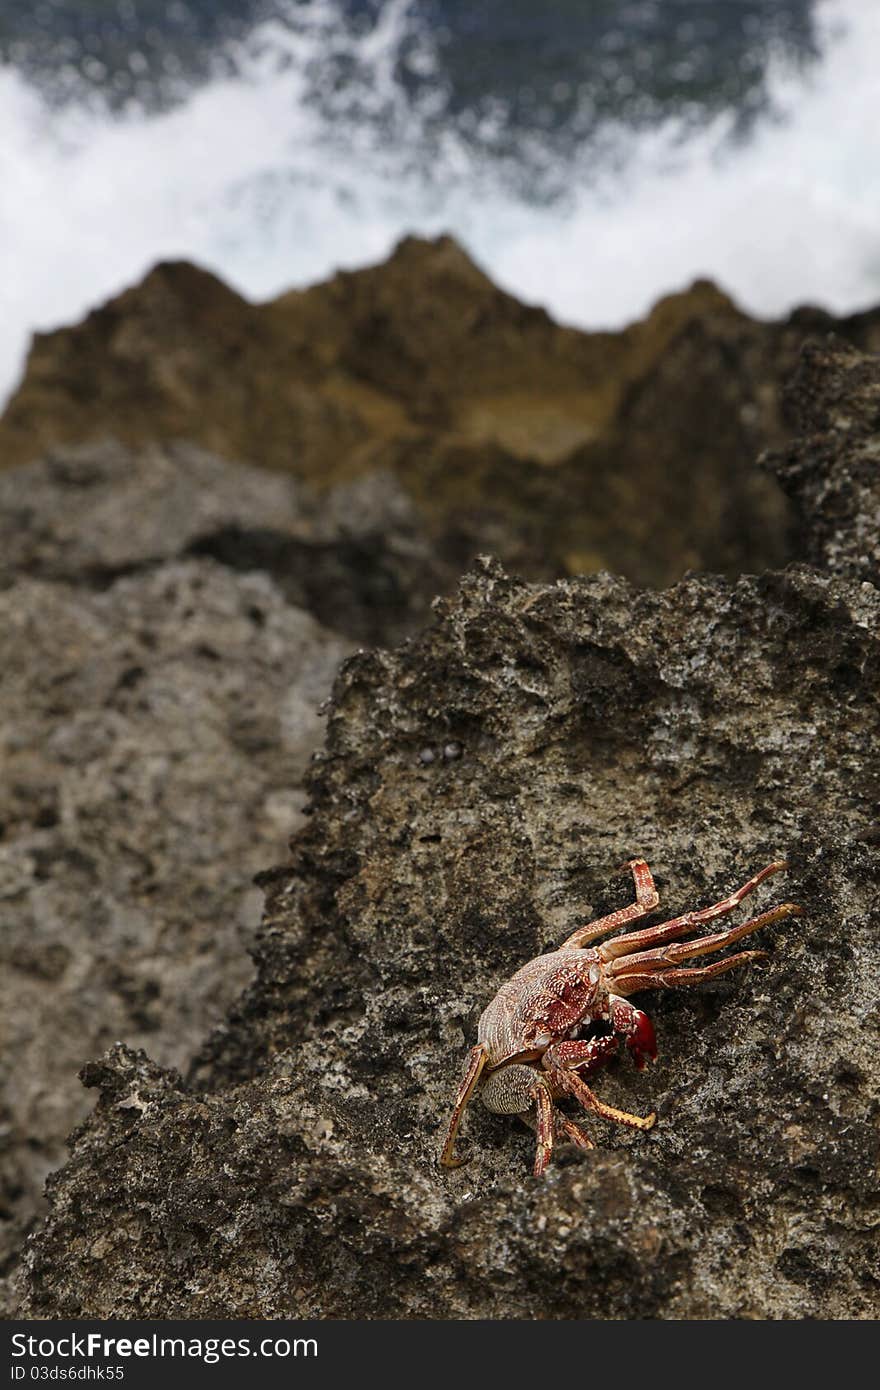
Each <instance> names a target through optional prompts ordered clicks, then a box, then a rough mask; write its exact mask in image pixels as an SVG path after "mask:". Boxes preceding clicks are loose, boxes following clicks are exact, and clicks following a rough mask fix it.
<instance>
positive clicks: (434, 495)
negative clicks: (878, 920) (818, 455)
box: [0, 237, 880, 640]
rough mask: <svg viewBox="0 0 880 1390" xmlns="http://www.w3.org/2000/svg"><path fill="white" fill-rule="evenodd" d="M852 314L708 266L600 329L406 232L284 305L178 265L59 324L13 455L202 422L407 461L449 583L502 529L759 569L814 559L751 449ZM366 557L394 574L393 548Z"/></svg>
mask: <svg viewBox="0 0 880 1390" xmlns="http://www.w3.org/2000/svg"><path fill="white" fill-rule="evenodd" d="M832 325H834V326H835V327H836V329H837V331H838V332H839V333H841V334H843V335H845V336H846V337H848V338H849V339H850V340H851V341H853V342H854V343H857V344H858V345H859V346H861V347H871V346H875V347H876V346H878V345H880V316H878V315H877V314H876V313H873V312H872V313H869V314H864V315H861V316H856V317H853V318H851V319H848V320H840V321H834V320H831V319H830V318H829V317H828V316H827V315H824V316H823V315H822V314H821V313H820V311H818V310H802V311H799V313H798V314H795V315H792V316H791V318H790V319H789V320H788V321H786V322H785V323H778V324H766V323H758V322H755V321H754V320H751V319H749V318H748V317H747V316H746V315H744V314H742V313H741V312H739V310H738V309H737V308H736V307H735V306H734V305H733V304H732V303H731V301H730V300H729V299H728V298H727V297H726V296H725V295H724V294H722V293H721V291H719V290H718V289H717V288H716V287H715V286H713V285H711V284H709V283H708V282H705V281H698V282H697V283H696V284H695V285H693V286H692V287H691V288H690V289H689V290H687V291H685V292H683V293H681V294H676V295H671V296H668V297H667V298H666V299H664V300H662V301H661V302H660V303H659V304H658V305H657V306H656V307H655V308H654V310H653V311H652V312H651V314H650V315H649V316H648V317H647V318H646V319H645V320H644V321H643V322H641V323H637V324H634V325H633V326H632V327H630V328H628V329H626V330H625V331H623V332H619V333H607V332H606V333H581V332H578V331H576V330H574V329H571V328H565V327H562V326H560V325H559V324H556V323H554V322H553V320H552V319H550V318H549V316H548V315H547V314H546V313H545V312H544V311H543V310H541V309H536V308H532V307H529V306H526V305H524V304H521V303H519V302H518V301H517V300H516V299H514V298H513V297H512V296H510V295H508V294H505V293H503V292H502V291H501V290H500V289H498V288H497V287H496V286H495V285H493V284H492V282H491V281H490V280H489V279H488V278H487V277H486V276H485V275H484V274H483V273H482V271H480V270H479V269H478V268H477V267H476V266H475V265H474V264H473V262H472V261H470V260H469V258H468V257H467V256H466V254H465V253H464V251H463V250H462V249H461V248H460V247H459V246H458V245H457V244H456V243H455V242H454V241H452V239H451V238H449V237H440V238H438V239H437V240H435V241H431V242H428V241H421V240H417V239H415V238H407V239H406V240H404V241H403V242H402V243H401V244H400V246H398V248H397V249H396V251H395V252H394V254H393V255H392V256H391V257H390V259H389V260H388V261H387V262H386V263H385V264H383V265H380V266H376V267H371V268H369V269H367V270H362V271H357V272H344V273H340V274H338V275H336V276H334V277H333V278H332V279H331V280H329V281H328V282H326V283H325V284H321V285H316V286H314V287H313V288H311V289H308V290H303V291H295V292H291V293H288V294H284V295H281V296H280V297H279V298H278V299H276V300H274V301H272V302H271V303H268V304H264V305H253V304H249V303H247V302H246V301H245V300H243V299H242V298H241V297H240V296H238V295H237V294H235V293H234V291H232V290H231V289H229V288H228V287H227V286H225V285H223V284H222V283H221V282H220V281H219V280H217V279H216V278H215V277H214V276H212V275H210V274H208V273H207V272H206V271H203V270H200V269H198V268H197V267H195V266H192V265H188V264H185V263H163V264H161V265H158V266H157V267H156V268H155V269H154V270H152V271H151V272H150V273H149V274H148V275H147V277H146V278H145V279H144V281H143V282H142V283H141V284H140V285H137V286H135V287H133V288H132V289H130V290H127V291H126V292H125V293H124V294H122V295H120V296H118V297H117V298H115V299H113V300H111V301H109V302H108V303H107V304H105V305H104V306H102V307H101V308H99V309H97V310H95V311H94V312H93V313H91V314H90V315H89V316H88V317H87V318H86V319H85V320H84V321H83V323H81V324H78V325H76V326H74V327H72V328H67V329H62V330H59V331H58V332H55V333H50V334H41V335H37V337H36V338H35V339H34V343H33V346H32V349H31V353H30V358H29V361H28V366H27V370H26V373H25V377H24V380H23V382H22V384H21V386H20V388H19V390H18V391H17V392H16V394H15V395H14V396H13V398H12V400H11V401H10V402H9V405H8V408H7V410H6V413H5V415H4V417H3V419H2V421H0V458H2V459H3V460H4V462H5V463H6V464H14V463H20V462H22V461H28V460H33V459H35V458H37V457H39V456H41V455H43V454H45V453H46V452H47V451H48V450H50V449H54V448H56V447H58V446H59V445H69V444H71V443H74V444H76V443H83V442H87V443H93V442H94V441H95V440H98V439H105V438H107V437H108V436H112V437H114V438H116V439H118V440H120V441H121V442H122V444H124V445H125V446H126V447H127V448H136V449H138V450H139V449H142V448H143V447H144V446H145V445H151V444H155V443H159V444H162V445H167V444H168V443H169V442H171V443H173V442H175V441H179V440H189V441H191V442H193V443H195V444H198V445H199V446H200V447H201V448H202V449H205V450H208V451H209V452H211V453H212V454H216V455H221V456H223V457H224V458H226V459H232V460H236V461H240V462H245V463H251V464H254V465H259V466H260V467H268V468H271V469H275V470H278V471H281V472H283V473H287V474H291V475H293V476H295V477H296V478H298V479H299V480H300V481H304V482H306V483H308V484H309V485H310V486H311V487H312V488H315V489H317V490H319V491H321V492H323V493H325V494H326V493H328V491H329V492H332V491H333V490H334V489H336V488H337V487H339V486H340V485H341V484H346V485H347V484H352V483H355V482H358V480H360V481H361V482H362V483H363V481H364V480H366V481H367V482H369V481H370V480H372V479H374V478H375V477H376V476H377V475H379V476H380V477H386V478H387V477H388V476H389V475H390V476H391V477H393V478H394V480H395V485H396V488H397V491H398V494H399V495H402V496H403V497H404V498H405V499H406V501H407V504H408V506H409V507H410V510H411V512H412V514H413V517H414V521H413V525H414V526H415V528H416V530H417V531H419V532H424V534H425V535H426V537H427V539H428V540H429V542H430V549H431V552H432V554H433V556H434V563H435V564H436V566H437V567H438V569H439V571H441V572H442V574H441V577H442V578H443V581H444V583H443V587H444V588H447V589H448V588H449V587H450V586H451V584H452V582H453V576H454V575H455V574H457V573H458V572H460V569H461V567H462V565H466V564H469V563H470V562H471V560H472V559H473V557H474V555H475V554H476V553H478V552H480V551H483V550H491V551H493V552H494V553H497V554H498V555H499V556H500V557H501V558H502V559H503V560H504V561H505V562H506V563H507V564H508V565H509V566H514V567H515V568H516V569H517V571H518V572H521V573H522V574H523V575H524V576H525V577H527V578H533V579H541V578H543V579H548V578H556V577H558V576H564V575H569V574H576V573H581V572H592V571H596V570H598V569H601V568H603V567H605V568H608V569H612V570H614V571H615V572H619V573H622V574H624V575H626V576H628V577H629V578H630V579H632V580H634V581H635V582H638V583H643V584H652V585H664V584H667V583H671V582H674V581H675V580H676V579H677V578H679V577H680V576H681V575H682V573H684V572H685V571H686V570H687V569H688V568H698V569H712V570H716V571H717V570H720V571H722V572H726V573H729V574H736V573H740V572H742V571H743V570H745V571H757V570H760V569H763V568H766V567H767V566H768V565H776V564H782V563H784V562H785V561H786V560H787V559H788V558H791V557H795V558H798V557H800V558H803V557H802V556H800V551H799V549H798V538H797V534H796V533H795V534H794V535H791V534H790V520H791V518H790V514H789V511H788V508H787V504H786V501H785V498H784V496H783V494H782V492H781V491H780V489H779V487H778V486H777V484H776V482H775V481H774V480H773V479H772V478H771V477H770V476H768V475H761V474H760V473H758V472H756V471H755V470H754V469H753V468H752V463H751V461H752V459H753V458H754V456H755V454H756V453H757V452H758V450H760V449H763V448H766V447H768V446H771V447H776V446H779V445H781V444H783V443H784V442H785V439H786V438H787V432H786V429H785V426H784V422H783V420H782V418H781V415H780V411H779V407H778V388H779V385H780V383H781V381H783V380H784V379H785V377H786V376H787V375H788V374H789V372H790V370H791V368H792V366H793V365H794V362H795V359H796V356H797V352H798V350H799V347H800V344H801V343H802V342H803V340H804V338H805V337H806V336H808V334H810V333H813V332H815V331H816V329H817V327H818V328H821V329H822V330H823V331H826V330H827V328H828V327H830V326H832ZM329 505H331V506H332V505H333V504H332V502H331V503H329ZM366 567H367V569H368V571H370V572H372V573H374V574H375V571H376V570H377V569H378V572H379V575H380V576H381V574H382V573H383V572H384V568H383V564H382V563H381V562H380V560H377V558H376V555H375V553H374V552H373V551H372V550H371V551H370V553H369V554H368V556H367V566H366ZM331 570H332V566H331ZM375 582H376V583H377V584H379V586H380V587H381V579H380V578H378V577H377V578H376V580H375ZM399 635H400V634H399V633H395V634H394V636H395V637H396V636H399ZM378 640H383V639H381V638H380V639H378Z"/></svg>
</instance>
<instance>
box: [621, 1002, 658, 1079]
mask: <svg viewBox="0 0 880 1390" xmlns="http://www.w3.org/2000/svg"><path fill="white" fill-rule="evenodd" d="M632 1023H633V1031H632V1032H631V1033H630V1035H629V1037H628V1038H627V1040H626V1045H627V1047H628V1048H629V1050H630V1052H631V1053H632V1058H633V1061H634V1062H635V1064H636V1066H637V1067H638V1069H639V1071H643V1070H644V1067H645V1059H646V1058H647V1057H650V1059H651V1061H652V1062H656V1060H657V1039H656V1037H655V1035H654V1025H653V1023H652V1022H651V1020H650V1019H649V1018H648V1015H647V1014H645V1013H642V1010H641V1009H633V1013H632Z"/></svg>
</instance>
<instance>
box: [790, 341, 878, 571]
mask: <svg viewBox="0 0 880 1390" xmlns="http://www.w3.org/2000/svg"><path fill="white" fill-rule="evenodd" d="M785 404H786V406H787V409H788V411H789V413H790V414H791V416H792V417H793V419H795V420H796V421H798V422H799V424H800V428H801V430H802V431H803V434H802V435H801V436H800V437H799V438H798V439H797V440H796V441H795V442H794V443H793V444H792V445H791V447H790V448H789V449H787V450H785V451H782V452H780V453H777V454H771V455H769V456H768V458H767V459H766V460H765V462H766V464H767V466H768V468H770V469H771V470H772V471H773V472H774V473H775V474H776V477H777V478H778V479H779V482H780V483H781V484H782V486H783V488H784V489H785V491H786V492H787V493H788V494H789V496H790V497H791V499H792V501H793V503H794V505H795V508H796V511H797V515H798V520H799V526H800V529H801V530H802V531H803V534H804V535H805V537H806V538H807V545H806V558H808V559H809V560H810V561H811V562H812V563H813V564H815V565H819V566H821V567H824V568H827V569H831V570H833V571H834V572H835V573H836V574H847V575H856V576H861V577H862V578H864V579H870V580H871V582H872V584H880V379H878V374H877V365H876V359H874V358H866V357H864V356H863V355H862V354H861V353H859V352H855V351H853V350H852V349H847V347H846V346H845V344H843V343H840V344H838V345H837V347H836V351H835V352H834V354H833V355H830V354H829V351H828V348H827V346H826V347H822V346H820V345H818V344H811V345H808V346H807V347H805V349H804V352H803V353H802V356H801V361H800V365H799V369H798V371H797V373H796V374H795V376H794V377H793V379H792V381H791V382H790V383H789V385H788V388H787V391H786V393H785Z"/></svg>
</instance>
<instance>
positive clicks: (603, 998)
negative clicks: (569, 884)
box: [477, 950, 611, 1069]
mask: <svg viewBox="0 0 880 1390" xmlns="http://www.w3.org/2000/svg"><path fill="white" fill-rule="evenodd" d="M610 1016H611V996H610V994H609V991H608V988H607V986H606V985H605V981H604V979H603V971H602V963H601V961H600V959H599V955H598V953H597V952H596V951H594V950H568V951H566V950H561V951H551V952H548V954H547V955H543V956H536V957H535V959H534V960H530V961H528V962H527V964H526V965H524V966H522V968H521V969H519V970H518V971H517V972H516V974H515V975H514V976H513V977H512V978H511V979H509V980H508V981H507V982H506V983H505V984H503V985H502V986H501V988H500V989H499V991H498V993H497V994H496V995H495V998H494V999H493V1000H492V1002H491V1004H489V1006H488V1008H486V1009H485V1010H484V1011H483V1013H482V1015H481V1017H480V1022H479V1024H478V1027H477V1041H478V1042H480V1043H482V1044H483V1046H484V1047H485V1049H486V1052H487V1053H488V1057H487V1066H488V1067H490V1068H492V1069H494V1068H495V1067H500V1066H501V1065H502V1064H503V1063H504V1062H510V1061H513V1060H514V1058H515V1059H516V1060H517V1061H520V1062H525V1061H531V1060H534V1059H535V1058H537V1057H540V1056H541V1054H542V1053H543V1052H544V1051H546V1049H547V1048H548V1047H549V1046H550V1045H551V1043H554V1042H559V1041H560V1040H561V1039H562V1038H567V1037H572V1036H573V1035H574V1033H576V1032H578V1031H579V1030H580V1029H581V1028H583V1027H584V1026H585V1025H587V1024H589V1023H593V1022H597V1021H605V1020H607V1019H608V1018H610Z"/></svg>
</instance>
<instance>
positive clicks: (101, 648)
mask: <svg viewBox="0 0 880 1390" xmlns="http://www.w3.org/2000/svg"><path fill="white" fill-rule="evenodd" d="M28 472H29V470H27V469H25V470H21V471H20V472H19V473H18V474H17V475H15V476H16V477H17V478H18V479H19V481H21V482H25V481H26V475H27V473H28ZM60 524H63V521H62V522H61V523H60ZM349 649H350V644H349V643H347V642H346V641H344V640H343V639H342V638H340V637H339V636H338V635H336V634H334V633H331V632H328V631H327V630H325V629H323V628H322V627H320V625H319V624H318V623H316V622H315V620H314V619H313V618H312V617H311V616H310V615H309V614H307V613H304V612H302V611H301V610H299V609H296V608H293V607H291V606H290V605H289V604H287V603H285V602H284V600H283V599H282V597H281V595H280V594H279V593H278V591H277V589H276V588H275V587H274V585H273V584H272V582H271V581H270V580H269V579H268V578H267V577H266V576H265V575H260V574H251V575H238V574H233V573H230V572H229V571H228V570H226V569H224V568H222V567H221V566H219V565H218V564H216V563H215V562H213V561H210V560H195V559H192V560H188V561H185V562H183V561H182V562H174V561H170V560H167V561H162V562H160V563H158V564H157V565H156V566H155V567H152V568H148V569H145V570H144V571H141V572H136V573H134V574H132V575H130V576H128V577H126V578H122V579H118V580H117V581H116V582H115V583H114V584H112V585H111V586H110V587H108V588H106V589H105V590H103V591H101V592H94V591H93V590H91V589H90V588H89V587H87V586H86V587H83V586H81V585H75V584H71V583H61V582H48V581H46V580H36V579H24V578H20V579H18V580H16V581H15V582H13V583H11V584H8V586H7V587H5V588H0V702H2V709H3V719H2V722H0V769H2V776H0V1020H2V1023H0V1027H2V1035H3V1038H2V1048H0V1087H2V1098H3V1099H2V1118H3V1130H2V1138H0V1201H2V1208H0V1209H2V1213H3V1218H4V1219H3V1221H2V1223H0V1242H2V1249H0V1255H2V1264H3V1265H4V1266H5V1265H6V1264H7V1263H8V1262H9V1261H11V1260H12V1259H14V1257H15V1253H16V1250H17V1247H18V1244H19V1243H20V1239H21V1232H22V1230H23V1229H25V1228H26V1227H27V1225H28V1224H29V1223H30V1222H32V1220H33V1217H34V1213H35V1212H36V1211H37V1210H38V1209H40V1195H41V1189H42V1186H43V1182H44V1179H45V1176H46V1174H47V1173H48V1172H49V1171H50V1170H51V1169H52V1168H54V1167H56V1166H57V1165H58V1164H59V1163H60V1162H62V1160H63V1157H64V1152H65V1149H64V1140H65V1137H66V1135H67V1134H68V1132H69V1130H70V1128H71V1126H72V1125H73V1124H75V1123H77V1122H78V1121H79V1120H80V1119H81V1118H82V1116H83V1115H84V1114H85V1112H86V1110H87V1109H88V1099H87V1097H86V1096H85V1095H84V1094H83V1091H82V1089H81V1087H80V1086H79V1085H78V1084H77V1080H76V1076H77V1072H78V1070H79V1069H80V1067H81V1066H82V1065H83V1062H84V1061H85V1060H87V1059H88V1058H89V1057H90V1056H95V1055H96V1054H97V1053H98V1052H100V1051H102V1050H103V1049H104V1048H105V1047H107V1046H108V1045H109V1044H110V1043H112V1042H113V1040H114V1039H116V1038H119V1037H124V1038H127V1039H128V1040H130V1041H133V1042H135V1043H147V1042H148V1043H149V1046H150V1050H151V1051H152V1052H153V1054H154V1055H155V1056H156V1057H158V1058H159V1059H160V1060H161V1061H163V1062H165V1063H175V1064H178V1065H182V1064H184V1063H185V1062H186V1060H187V1059H188V1057H189V1056H190V1055H191V1053H192V1051H193V1049H194V1048H195V1047H196V1046H197V1045H198V1043H199V1041H200V1039H201V1038H202V1037H203V1036H204V1034H205V1031H206V1030H207V1029H208V1028H209V1027H210V1026H211V1025H212V1024H213V1023H215V1022H217V1021H218V1020H219V1019H220V1018H222V1017H223V1014H224V1013H225V1011H226V1010H227V1009H228V1007H229V1006H230V1004H231V1002H232V1001H233V1000H234V998H235V997H236V995H237V994H238V992H239V991H240V989H241V988H242V986H243V985H244V983H245V982H246V981H247V979H248V978H249V976H250V975H251V973H252V965H251V962H250V960H249V958H248V954H247V949H248V945H249V943H250V940H251V937H252V933H253V929H254V926H255V924H256V922H257V921H258V920H259V915H260V908H261V895H260V893H259V892H258V890H257V889H256V888H254V886H253V884H252V878H253V875H254V874H255V873H256V871H257V870H258V869H260V868H262V867H264V866H265V864H266V861H267V860H270V859H272V858H274V857H277V855H278V854H279V853H281V852H283V849H284V846H285V843H286V840H287V837H288V835H289V834H290V832H291V830H292V829H293V828H294V827H295V825H296V823H297V821H298V820H300V819H302V815H301V813H302V807H303V805H304V803H305V799H306V798H305V795H304V793H303V791H302V782H303V776H304V773H305V770H306V766H307V764H308V760H309V757H310V755H311V753H312V751H313V749H314V748H315V746H316V745H317V744H318V743H319V741H320V738H321V736H322V733H323V728H322V720H321V717H320V715H319V713H318V707H319V706H320V704H321V702H322V700H323V699H324V698H325V696H326V694H327V692H328V690H329V687H330V684H331V681H332V677H333V673H334V671H335V669H336V667H337V666H338V664H339V661H340V660H341V658H342V656H343V655H344V654H345V653H346V652H347V651H348V650H349Z"/></svg>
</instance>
